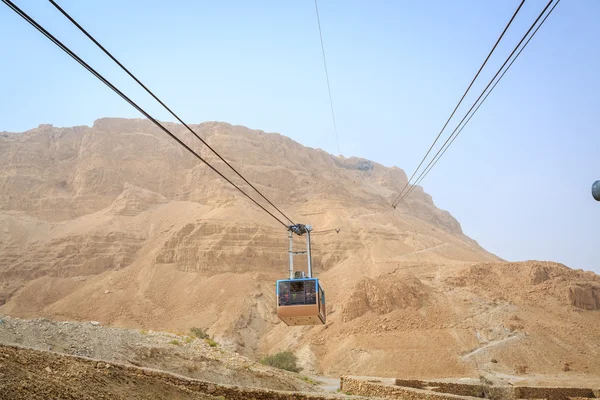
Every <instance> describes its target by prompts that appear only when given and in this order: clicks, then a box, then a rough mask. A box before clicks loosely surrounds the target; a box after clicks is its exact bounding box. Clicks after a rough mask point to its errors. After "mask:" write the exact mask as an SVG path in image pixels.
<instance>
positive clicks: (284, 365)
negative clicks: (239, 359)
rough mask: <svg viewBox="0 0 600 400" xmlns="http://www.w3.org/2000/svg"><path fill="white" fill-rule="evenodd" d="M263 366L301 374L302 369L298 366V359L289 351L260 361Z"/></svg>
mask: <svg viewBox="0 0 600 400" xmlns="http://www.w3.org/2000/svg"><path fill="white" fill-rule="evenodd" d="M260 363H261V364H263V365H268V366H271V367H275V368H279V369H285V370H286V371H290V372H300V371H302V368H301V367H299V366H298V357H296V356H295V355H294V354H293V353H291V352H289V351H282V352H279V353H276V354H273V355H270V356H266V357H264V358H263V359H262V360H260Z"/></svg>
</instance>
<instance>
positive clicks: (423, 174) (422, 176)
mask: <svg viewBox="0 0 600 400" xmlns="http://www.w3.org/2000/svg"><path fill="white" fill-rule="evenodd" d="M552 1H554V0H550V2H549V3H548V5H546V7H545V8H544V10H543V11H542V12H541V13H540V16H539V17H538V18H537V19H536V20H535V22H534V23H533V25H532V26H531V28H529V30H528V31H527V33H525V35H524V36H523V39H521V41H520V42H519V44H517V46H516V47H515V50H517V49H518V48H519V46H520V45H521V43H522V42H523V40H524V39H525V38H526V37H527V36H528V35H529V33H530V31H531V29H532V28H533V27H534V26H535V25H536V24H537V22H538V21H539V19H540V17H541V16H542V15H543V14H544V12H545V11H546V9H547V8H548V6H549V5H550V3H552ZM558 3H560V0H557V1H556V3H554V6H552V8H551V9H550V11H549V12H548V14H546V16H545V17H544V19H543V20H542V22H540V24H539V25H538V26H537V28H536V29H535V30H534V31H533V33H532V34H531V36H529V39H527V41H526V42H525V44H524V45H523V47H521V49H520V50H519V52H518V53H517V55H516V56H515V57H514V58H513V59H512V61H511V62H510V64H508V67H506V69H504V71H503V72H502V75H500V77H499V78H498V80H496V82H495V83H494V85H493V86H492V87H491V89H490V90H489V91H488V92H487V94H486V95H485V97H484V98H483V100H481V102H480V103H479V104H478V105H477V108H475V110H474V111H473V112H472V113H471V115H470V116H469V118H468V119H467V120H466V122H465V123H464V124H463V125H462V127H460V125H461V124H462V123H463V121H465V118H466V117H467V116H468V115H469V113H470V112H471V110H473V107H471V109H470V110H469V112H468V113H467V114H466V115H465V117H464V118H463V119H462V120H461V122H460V123H459V124H458V125H457V126H456V128H455V129H454V131H453V132H452V134H451V135H450V137H449V138H448V140H450V139H451V140H450V141H448V140H446V142H445V143H444V145H443V146H442V148H441V149H440V151H441V153H440V151H438V153H437V154H436V155H435V156H434V158H433V159H432V160H431V161H430V162H429V164H428V165H427V167H426V168H425V169H424V170H423V172H421V174H420V175H419V177H418V178H417V180H416V181H415V183H414V184H413V185H412V186H411V188H410V189H409V190H408V191H407V192H406V194H405V195H404V196H403V197H402V199H401V200H404V199H406V198H407V197H408V196H409V195H410V194H411V193H412V192H413V190H414V189H415V187H416V186H417V185H419V183H421V181H422V180H423V179H425V177H426V176H427V174H429V171H431V170H432V169H433V167H435V165H436V164H437V162H438V161H439V160H440V158H442V156H443V155H444V153H446V150H448V148H449V147H450V146H451V145H452V143H454V140H455V139H456V138H457V137H458V135H460V133H461V132H462V130H463V129H464V128H465V126H467V124H468V123H469V121H471V118H473V116H474V115H475V113H476V112H477V110H479V107H481V105H482V104H483V103H484V102H485V100H486V99H487V98H488V96H489V95H490V94H491V93H492V91H493V90H494V88H495V87H496V85H498V83H499V82H500V81H501V80H502V78H503V77H504V75H505V74H506V72H508V70H509V69H510V67H511V66H512V65H513V63H514V62H515V61H516V60H517V58H519V56H520V55H521V53H522V52H523V50H525V47H527V45H528V44H529V42H530V41H531V39H533V37H534V36H535V34H536V33H537V31H538V30H539V29H540V28H541V27H542V25H543V24H544V22H546V19H548V17H549V16H550V14H552V12H553V11H554V9H555V8H556V6H557V5H558ZM515 50H513V52H512V53H511V54H510V55H509V56H508V58H507V59H506V61H505V62H504V64H503V65H502V67H500V69H499V70H498V73H499V72H500V71H501V70H502V69H503V68H504V66H505V65H506V62H508V60H510V58H511V57H512V56H513V54H514V52H515ZM498 73H496V75H495V76H494V78H492V80H491V81H490V83H489V84H488V86H487V87H486V88H485V89H484V91H483V92H482V93H481V95H483V94H484V93H485V92H486V90H487V89H488V87H489V86H490V84H491V83H492V82H493V81H494V80H495V79H496V77H497V76H498ZM479 99H481V96H479V98H478V99H477V101H475V103H473V106H475V105H476V104H477V102H479ZM459 127H460V129H459ZM446 143H447V145H446Z"/></svg>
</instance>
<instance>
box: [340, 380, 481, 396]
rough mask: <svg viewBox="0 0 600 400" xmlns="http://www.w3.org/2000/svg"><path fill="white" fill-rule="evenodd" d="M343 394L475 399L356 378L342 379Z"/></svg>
mask: <svg viewBox="0 0 600 400" xmlns="http://www.w3.org/2000/svg"><path fill="white" fill-rule="evenodd" d="M340 387H341V389H342V392H344V393H346V394H354V395H359V396H369V397H387V398H392V399H402V400H457V399H465V398H473V399H474V397H463V396H457V395H453V394H446V393H435V392H431V391H428V390H421V389H415V388H409V387H401V386H393V385H386V384H383V383H381V382H373V381H368V380H366V379H360V378H355V377H349V376H343V377H342V378H341V379H340Z"/></svg>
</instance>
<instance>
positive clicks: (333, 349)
mask: <svg viewBox="0 0 600 400" xmlns="http://www.w3.org/2000/svg"><path fill="white" fill-rule="evenodd" d="M169 126H170V127H171V128H173V130H174V131H175V132H176V133H177V134H179V135H181V137H182V138H184V140H185V141H186V142H187V143H190V145H191V146H192V147H193V148H195V149H198V150H199V151H200V152H201V154H202V155H203V156H205V157H206V158H207V160H209V161H210V162H211V163H214V165H215V166H217V168H219V169H221V170H222V171H224V172H225V173H226V174H228V176H230V177H231V178H232V179H233V180H234V181H235V182H239V181H240V180H239V179H236V177H235V176H234V175H233V174H232V173H229V171H227V170H226V169H224V168H223V167H224V166H223V164H222V163H221V162H219V161H218V160H217V159H216V157H215V156H212V155H210V154H209V153H208V152H207V151H206V149H203V148H202V146H201V144H200V143H199V142H198V141H197V140H193V137H191V135H188V134H187V133H185V132H184V130H183V129H181V127H180V126H178V125H175V124H169ZM194 128H195V129H196V131H197V132H198V133H199V134H200V135H201V136H202V137H203V138H205V140H207V141H208V142H209V143H210V144H211V145H212V146H213V147H214V148H216V149H218V150H219V151H220V152H221V154H222V155H223V156H224V157H225V158H226V159H227V160H229V161H230V162H231V163H232V164H233V165H234V166H236V167H238V168H239V170H240V171H241V172H242V173H243V174H244V176H246V177H247V178H248V180H250V181H251V182H253V183H254V184H255V185H256V186H257V187H258V188H259V189H260V190H261V191H263V193H265V194H266V195H267V196H268V197H269V198H270V199H271V200H272V201H273V202H274V203H275V204H277V205H278V206H280V208H281V209H282V210H283V211H284V212H285V213H286V214H287V215H288V216H290V217H291V218H292V219H293V220H294V221H296V222H302V223H310V224H312V225H313V226H314V228H315V229H316V230H317V231H324V232H323V233H321V234H318V233H317V234H315V235H314V236H313V246H314V248H313V250H314V254H313V262H314V264H315V271H316V273H318V274H319V276H320V278H321V280H322V282H323V284H324V286H325V289H326V292H327V299H328V310H329V313H330V315H329V317H330V319H329V321H330V322H329V324H328V325H327V326H322V327H300V328H288V327H286V326H285V325H283V324H282V323H280V322H278V320H277V318H276V315H275V310H274V304H275V298H274V293H273V292H274V280H275V279H278V278H281V277H283V276H285V275H286V274H287V237H286V232H285V229H284V228H283V227H282V226H281V225H278V224H277V223H276V222H275V221H274V220H273V219H271V217H269V216H268V215H266V213H264V212H262V211H261V210H260V209H258V208H257V207H256V206H255V205H253V204H252V203H251V202H249V201H248V200H247V199H245V198H243V197H242V196H241V195H239V194H238V193H237V192H236V191H235V189H233V188H231V187H230V186H229V185H228V184H227V183H225V182H223V181H222V180H221V179H220V178H219V177H218V176H217V175H216V174H214V173H213V172H212V171H210V170H209V169H208V168H207V167H205V166H204V165H203V164H201V163H199V162H197V160H195V159H194V158H193V157H191V156H189V155H188V154H186V153H185V152H184V150H183V149H181V148H179V147H178V145H177V144H176V143H174V142H173V141H172V140H171V139H169V138H167V137H165V136H164V134H162V133H161V132H159V131H157V130H156V129H155V128H153V127H152V125H151V124H150V123H149V122H148V121H144V120H124V119H102V120H98V121H96V122H95V123H94V125H93V126H92V127H91V128H90V127H74V128H54V127H51V126H48V125H43V126H40V127H39V128H37V129H33V130H31V131H28V132H24V133H0V158H2V160H5V162H4V163H3V164H2V165H0V282H2V284H1V285H0V286H1V287H0V314H10V315H13V316H23V317H33V316H47V317H52V318H59V319H78V320H89V319H94V320H99V321H101V322H103V323H106V324H112V325H117V326H126V327H144V328H153V329H170V330H186V329H188V328H190V327H192V326H199V327H205V328H209V331H210V333H211V334H212V335H214V336H216V337H217V338H218V339H219V340H221V341H222V342H223V343H225V344H226V345H227V346H230V347H231V348H234V349H237V350H238V351H240V352H242V353H244V354H247V355H250V356H258V355H260V354H263V353H266V352H272V351H277V350H281V349H291V350H293V351H295V352H296V353H297V354H298V355H299V357H300V358H301V360H302V362H303V364H304V365H305V367H306V368H307V371H310V370H311V369H314V370H317V371H319V372H323V373H327V374H335V373H354V374H375V375H384V376H396V375H403V376H418V377H427V376H449V375H451V376H452V375H453V376H459V375H465V374H471V375H476V376H477V373H478V371H477V369H479V370H481V369H482V368H483V369H486V370H490V371H495V372H498V373H509V372H512V371H513V369H514V368H515V366H516V365H517V364H519V365H521V364H522V365H527V366H528V367H529V370H530V371H540V372H544V373H547V372H548V371H550V372H552V371H554V370H556V371H559V370H561V368H562V367H563V365H564V363H565V362H570V363H571V368H574V369H576V370H577V369H579V370H580V371H581V372H586V371H589V372H596V373H598V372H600V362H599V361H598V360H599V359H600V357H598V356H599V355H600V349H599V348H598V345H597V343H600V340H599V339H600V334H599V333H598V330H597V329H595V328H593V327H594V326H597V324H598V322H599V314H598V312H599V311H598V308H599V298H600V289H599V288H600V283H599V281H598V277H597V276H596V275H594V274H589V273H583V272H577V271H572V270H570V269H568V268H566V267H564V266H560V265H558V264H553V263H535V262H528V263H504V262H502V261H501V260H500V259H498V258H497V257H496V256H494V255H492V254H490V253H488V252H486V251H485V250H484V249H482V248H481V247H480V246H479V245H478V244H477V243H476V242H475V241H473V240H471V239H470V238H468V237H467V236H465V235H464V234H463V233H462V230H461V228H460V224H459V223H458V221H456V220H455V219H454V218H453V217H452V216H451V215H450V214H449V213H448V212H446V211H442V210H439V209H437V208H436V207H435V205H434V204H433V201H432V199H431V197H430V196H429V195H427V194H425V193H424V192H423V191H422V190H421V189H417V190H415V192H414V194H413V195H411V198H410V199H409V201H408V202H407V203H402V204H401V205H400V206H399V207H398V208H397V209H396V210H393V209H391V207H390V206H389V205H390V203H391V200H392V199H393V198H394V196H395V195H396V194H397V192H398V190H399V189H401V187H402V186H403V185H404V184H405V183H406V175H405V174H404V172H403V171H402V170H400V169H398V168H395V167H393V168H387V167H384V166H382V165H379V164H377V163H374V162H372V161H368V160H363V159H356V158H350V159H346V158H339V157H334V156H331V155H329V154H327V153H325V152H323V151H321V150H316V149H310V148H306V147H303V146H301V145H300V144H298V143H296V142H294V141H292V140H290V139H288V138H286V137H284V136H281V135H278V134H267V133H264V132H261V131H252V130H250V129H247V128H244V127H237V126H231V125H228V124H224V123H213V122H210V123H204V124H200V125H197V126H194ZM240 184H241V183H240ZM242 186H243V185H242ZM243 187H244V186H243ZM255 198H256V199H257V200H259V201H260V199H259V198H258V197H257V196H255ZM333 228H341V231H340V233H335V231H331V229H333ZM301 243H302V239H300V238H299V240H298V245H300V244H301ZM297 262H298V263H299V264H300V263H302V260H297ZM594 324H596V325H594ZM540 354H543V357H542V356H540ZM492 358H495V359H496V360H497V361H498V362H497V363H490V360H491V359H492Z"/></svg>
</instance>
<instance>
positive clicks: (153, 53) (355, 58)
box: [0, 0, 600, 273]
mask: <svg viewBox="0 0 600 400" xmlns="http://www.w3.org/2000/svg"><path fill="white" fill-rule="evenodd" d="M15 2H16V3H17V4H18V5H19V6H20V7H22V8H23V9H24V10H25V11H27V12H28V13H30V15H32V16H33V17H34V18H36V19H38V21H39V22H40V23H42V24H43V25H44V26H46V27H47V29H49V30H50V31H51V32H53V33H54V34H55V35H56V36H57V37H58V38H60V39H61V40H63V41H64V42H65V43H66V44H67V45H69V46H71V47H72V48H73V49H74V50H75V51H77V52H78V53H79V54H80V55H81V56H82V57H83V58H84V59H85V60H87V61H89V62H90V63H91V64H92V65H93V66H95V67H96V68H97V69H98V70H99V71H101V72H102V73H105V74H106V76H107V77H109V79H111V80H113V81H114V83H116V84H117V86H120V87H122V88H123V90H124V91H125V92H126V93H128V94H131V96H132V97H133V98H135V99H137V100H139V101H140V103H141V104H143V105H144V106H145V107H147V108H148V110H149V111H151V113H153V114H154V115H156V116H158V118H159V119H163V120H172V118H171V117H170V116H169V115H168V114H167V113H166V112H164V111H163V110H161V109H160V107H159V106H157V105H155V104H154V103H153V102H152V101H151V99H149V97H148V96H147V95H145V94H143V93H142V92H141V90H139V89H138V88H137V87H136V86H135V84H133V83H131V82H130V81H129V80H128V79H127V77H126V76H125V75H124V73H122V72H121V71H120V70H118V69H117V67H114V66H113V65H112V63H111V62H110V61H109V60H108V59H107V58H105V57H104V56H103V54H101V53H100V51H99V50H97V49H96V48H95V47H94V46H93V45H92V44H91V43H90V42H89V41H88V40H87V39H86V38H85V37H84V36H83V35H82V34H80V32H78V31H77V30H76V28H74V27H72V25H71V24H70V23H69V22H68V21H67V20H66V19H64V17H62V15H60V14H59V13H58V12H57V11H56V10H55V9H54V8H53V7H52V5H51V4H50V3H48V2H45V1H39V0H35V1H34V0H21V1H19V0H15ZM59 3H60V4H61V5H62V6H63V7H64V8H65V9H66V10H67V11H68V12H70V13H71V14H72V15H73V16H74V17H75V18H76V19H77V20H79V22H81V23H82V24H83V25H84V26H85V27H86V28H88V30H89V31H90V32H91V33H92V34H93V35H95V36H96V37H97V38H98V39H99V40H100V42H102V43H103V44H105V45H106V46H107V47H108V48H109V50H111V51H112V52H113V53H114V54H115V55H116V56H117V57H118V58H120V59H121V61H122V62H123V63H124V64H125V65H127V66H128V67H130V68H131V69H132V70H133V71H134V72H135V73H136V74H137V75H138V76H139V77H140V78H141V79H142V81H144V82H146V83H147V84H148V85H149V86H150V87H151V88H152V89H153V90H154V91H155V92H156V93H157V94H158V95H159V96H161V97H162V98H163V99H164V100H165V101H166V102H167V104H169V105H170V106H171V107H172V108H173V109H174V110H176V112H178V113H179V114H180V115H181V116H182V117H183V118H184V120H186V121H188V122H190V123H199V122H202V121H207V120H218V121H226V122H230V123H233V124H241V125H245V126H248V127H250V128H255V129H262V130H265V131H269V132H280V133H282V134H284V135H286V136H289V137H291V138H293V139H295V140H297V141H298V142H300V143H302V144H304V145H307V146H311V147H319V148H322V149H325V150H327V151H329V152H331V153H337V150H336V144H335V136H334V133H333V128H332V122H331V116H330V111H329V103H328V98H327V89H326V82H325V75H324V70H323V65H322V60H321V49H320V43H319V36H318V29H317V24H316V18H315V11H314V3H313V2H312V1H311V0H302V1H300V0H296V1H281V0H278V1H259V0H257V1H248V0H245V1H242V0H239V1H233V0H231V1H212V2H207V1H191V0H190V1H171V2H166V1H149V0H143V1H142V0H135V1H134V0H129V1H116V0H108V1H107V0H102V1H99V0H96V1H91V0H88V1H80V0H63V1H60V2H59ZM545 3H546V2H545V1H540V0H528V1H527V2H526V3H525V5H524V7H523V9H522V11H521V13H520V14H519V16H518V17H517V19H516V20H515V22H514V24H513V26H512V27H511V29H510V31H509V32H508V34H507V36H506V37H505V43H504V45H502V46H500V47H499V49H498V51H497V55H496V56H495V57H493V58H492V59H491V60H490V63H491V64H490V67H495V68H498V67H499V65H500V64H501V62H502V61H503V58H504V57H506V55H508V53H509V52H510V50H511V49H512V46H514V45H515V44H516V43H517V41H518V39H519V37H520V36H521V35H522V34H523V33H524V32H525V31H526V29H527V27H528V26H529V24H530V23H531V22H532V21H533V19H534V18H535V16H536V15H537V13H539V11H540V10H541V9H542V8H543V7H544V5H545ZM517 4H518V0H511V1H508V0H496V1H491V0H472V1H446V0H438V1H389V0H387V1H348V0H344V1H342V0H321V2H320V11H321V22H322V28H323V35H324V40H325V47H326V51H327V57H328V60H327V61H328V64H329V73H330V78H331V86H332V93H333V97H334V104H335V108H336V113H337V118H338V119H337V122H338V129H339V135H340V144H341V149H342V154H343V155H345V156H359V157H365V158H368V159H371V160H374V161H377V162H380V163H382V164H384V165H388V166H391V165H396V166H399V167H400V168H403V169H404V170H405V171H407V173H410V172H412V170H413V169H414V168H415V167H416V166H417V164H418V162H419V160H420V158H421V157H422V155H423V154H424V152H425V151H426V150H427V148H428V147H429V145H430V143H431V141H432V140H433V138H434V137H435V135H436V134H437V132H438V131H439V129H440V128H441V126H442V125H443V123H444V122H445V120H446V118H447V117H448V115H449V113H450V112H451V110H452V108H453V107H454V105H455V104H456V102H457V101H458V99H459V98H460V95H461V94H462V92H463V91H464V89H465V88H466V86H467V84H468V83H469V82H470V80H471V78H472V77H473V75H474V74H475V72H476V71H477V68H478V67H479V65H480V64H481V62H482V61H483V59H484V58H485V56H486V54H487V52H488V51H489V49H490V48H491V46H492V45H493V43H494V41H495V40H496V38H497V37H498V35H499V34H500V32H501V30H502V28H503V27H504V26H505V24H506V22H507V21H508V19H509V18H510V16H511V15H512V13H513V12H514V10H515V9H516V7H517ZM599 17H600V1H598V0H563V1H562V2H561V3H560V4H559V5H558V7H557V8H556V10H555V12H554V13H553V15H552V16H551V17H550V18H549V19H548V21H547V22H546V24H545V25H544V26H543V27H542V28H541V30H540V31H539V32H538V35H537V36H536V37H535V38H534V39H533V41H532V42H531V43H530V45H529V47H528V48H527V49H526V50H525V51H524V53H523V54H522V55H521V57H520V58H519V60H517V62H516V63H515V64H514V66H513V68H512V69H511V70H510V71H509V72H508V73H507V75H506V76H505V78H504V80H503V81H502V82H501V83H500V84H499V85H498V87H497V88H496V90H495V91H494V93H492V95H491V96H490V97H489V98H488V100H487V102H486V103H485V104H484V105H483V106H482V108H481V109H480V111H479V113H478V114H477V115H476V116H475V117H474V118H473V120H472V121H471V123H470V125H469V126H468V127H467V128H466V129H465V130H464V131H463V133H462V134H461V136H460V137H459V138H458V139H457V140H456V142H455V144H454V145H453V146H452V148H451V149H450V150H449V151H448V152H447V153H446V156H445V157H444V158H443V159H442V160H441V161H440V162H439V163H438V165H437V166H436V168H435V169H434V170H433V171H432V173H431V174H430V175H429V176H428V177H427V179H426V180H425V181H424V182H423V184H424V187H425V190H426V191H427V192H428V193H430V194H431V195H432V196H433V198H434V201H435V202H436V204H437V205H438V206H439V207H441V208H443V209H447V210H449V211H450V212H451V213H452V214H453V215H454V216H455V217H456V218H457V219H458V220H459V221H460V222H461V224H462V226H463V230H464V231H465V233H466V234H468V235H469V236H471V237H472V238H474V239H476V240H478V241H479V243H480V244H481V245H482V246H484V247H485V248H486V249H488V250H489V251H492V252H494V253H496V254H498V255H499V256H501V257H503V258H505V259H508V260H526V259H541V260H554V261H559V262H563V263H565V264H567V265H568V266H570V267H573V268H582V269H587V270H594V271H596V272H597V273H600V259H599V258H598V254H599V252H598V250H599V249H600V224H599V221H600V203H598V202H595V201H594V200H593V198H592V196H591V193H590V188H591V185H592V182H593V181H594V180H596V179H600V131H599V128H598V124H599V122H600V121H599V116H600V112H599V111H600V97H599V92H600V77H599V73H600V24H599V23H598V18H599ZM0 50H1V55H2V58H1V60H2V62H0V73H1V77H0V93H1V95H0V102H1V103H0V130H7V131H23V130H26V129H30V128H33V127H36V126H37V125H38V124H40V123H52V124H54V125H57V126H72V125H91V124H92V122H93V121H94V120H95V119H97V118H99V117H105V116H112V117H139V116H140V115H139V114H138V113H137V112H136V111H135V110H133V109H132V108H131V107H130V106H129V105H127V104H126V103H125V102H124V101H122V100H120V99H119V98H117V97H116V95H115V94H114V93H113V92H111V91H110V90H109V89H108V88H106V87H104V86H103V85H102V84H101V83H100V82H99V81H97V80H96V79H95V78H93V77H92V76H91V75H90V74H89V73H88V72H87V71H85V70H84V69H83V68H81V67H80V66H79V65H78V64H76V63H75V62H74V61H73V60H71V59H70V58H68V57H67V56H66V55H65V54H64V53H62V52H61V51H60V50H59V49H58V48H57V47H55V46H54V45H52V44H51V43H50V42H49V41H48V40H47V39H45V38H44V37H42V36H41V35H40V34H39V33H38V32H37V31H35V30H34V29H33V28H32V27H30V26H29V25H27V24H26V23H25V22H24V21H23V20H21V19H20V18H19V17H18V16H17V15H16V14H14V13H13V12H12V11H10V10H9V9H8V8H7V7H6V6H4V5H3V4H2V5H0ZM493 73H494V70H493V69H492V68H490V69H488V70H487V71H486V72H485V73H483V75H482V78H483V80H482V81H481V82H480V83H479V84H478V85H476V87H475V88H474V89H479V90H481V89H482V88H483V85H484V84H485V82H486V81H487V79H489V78H491V76H492V75H493ZM476 94H477V93H476V92H473V94H472V95H471V96H470V97H468V98H467V103H466V104H465V105H467V104H468V105H470V102H472V101H473V100H474V99H475V97H474V96H476ZM466 110H467V108H463V112H466ZM457 122H458V120H457V121H456V122H455V123H457Z"/></svg>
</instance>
